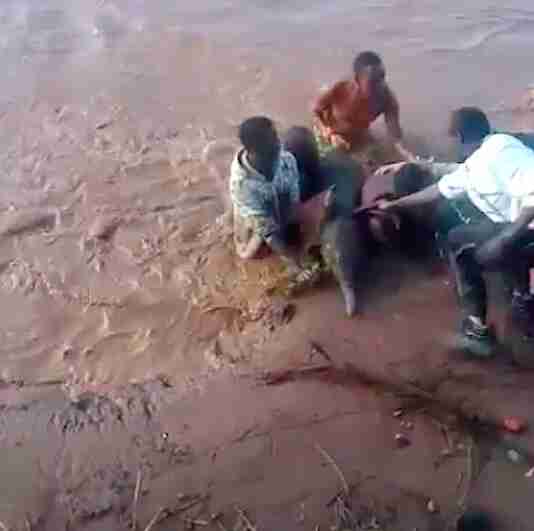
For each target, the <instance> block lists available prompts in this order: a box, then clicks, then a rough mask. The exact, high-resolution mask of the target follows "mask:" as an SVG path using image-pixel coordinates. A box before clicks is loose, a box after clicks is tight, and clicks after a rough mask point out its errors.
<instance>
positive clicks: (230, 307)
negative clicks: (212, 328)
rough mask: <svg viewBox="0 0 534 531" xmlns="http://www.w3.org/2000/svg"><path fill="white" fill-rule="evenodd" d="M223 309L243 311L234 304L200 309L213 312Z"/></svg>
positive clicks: (203, 311) (204, 311)
mask: <svg viewBox="0 0 534 531" xmlns="http://www.w3.org/2000/svg"><path fill="white" fill-rule="evenodd" d="M223 310H230V311H232V312H237V313H243V312H242V311H241V310H240V309H239V308H236V307H234V306H210V307H209V308H206V309H205V310H202V313H214V312H220V311H223Z"/></svg>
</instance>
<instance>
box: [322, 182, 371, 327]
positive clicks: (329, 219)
mask: <svg viewBox="0 0 534 531" xmlns="http://www.w3.org/2000/svg"><path fill="white" fill-rule="evenodd" d="M324 207H325V217H324V219H323V221H322V224H321V229H320V234H321V254H322V256H323V260H324V261H325V263H326V265H327V266H328V267H329V268H330V269H331V270H332V272H333V274H334V277H335V279H336V281H337V283H338V284H339V287H340V288H341V293H342V294H343V298H344V300H345V311H346V313H347V316H348V317H353V316H354V315H355V314H356V313H357V312H358V310H359V305H358V299H357V295H356V294H357V281H358V278H359V274H360V273H361V271H362V270H363V269H364V268H365V267H366V266H367V259H368V252H367V249H366V239H365V236H364V232H363V230H362V229H361V227H360V225H359V223H358V222H357V221H356V220H354V219H352V217H351V216H350V215H346V213H344V212H342V211H340V210H339V209H338V208H336V191H335V187H332V188H331V189H330V190H329V191H328V192H327V193H326V194H325V196H324Z"/></svg>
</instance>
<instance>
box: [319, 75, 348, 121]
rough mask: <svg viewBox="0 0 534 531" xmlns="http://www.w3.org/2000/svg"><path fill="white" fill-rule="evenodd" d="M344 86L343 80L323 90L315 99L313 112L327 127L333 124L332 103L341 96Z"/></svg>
mask: <svg viewBox="0 0 534 531" xmlns="http://www.w3.org/2000/svg"><path fill="white" fill-rule="evenodd" d="M342 88H343V82H342V81H340V82H338V83H336V84H335V85H334V86H332V87H330V88H329V89H327V90H326V91H325V92H323V93H322V94H321V95H320V96H319V97H318V98H317V100H316V101H315V103H314V105H313V109H312V112H313V114H314V115H315V116H316V117H317V118H318V119H319V121H320V122H321V123H322V124H323V125H324V126H326V127H330V126H331V121H332V105H333V104H334V102H335V101H336V99H337V98H338V97H339V93H340V91H341V90H342Z"/></svg>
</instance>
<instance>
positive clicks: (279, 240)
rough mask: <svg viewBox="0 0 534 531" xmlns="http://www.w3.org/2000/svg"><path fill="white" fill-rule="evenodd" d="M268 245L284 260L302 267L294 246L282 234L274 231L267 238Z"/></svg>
mask: <svg viewBox="0 0 534 531" xmlns="http://www.w3.org/2000/svg"><path fill="white" fill-rule="evenodd" d="M266 242H267V245H268V246H269V247H270V248H271V249H272V250H273V252H274V253H275V254H277V255H278V256H280V258H282V260H284V261H285V262H288V263H289V264H291V265H293V266H296V267H297V268H299V269H300V260H299V257H298V256H297V254H296V253H295V251H294V250H293V248H292V247H291V246H290V245H289V244H288V243H287V242H286V241H285V239H284V238H283V237H282V235H281V234H279V233H278V232H273V233H272V234H270V235H269V237H268V238H267V240H266Z"/></svg>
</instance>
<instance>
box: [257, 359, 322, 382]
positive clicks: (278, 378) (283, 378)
mask: <svg viewBox="0 0 534 531" xmlns="http://www.w3.org/2000/svg"><path fill="white" fill-rule="evenodd" d="M330 369H332V364H331V363H328V364H326V363H323V364H318V365H305V366H304V367H294V368H290V369H281V370H275V371H268V372H266V373H265V374H263V375H262V376H261V377H260V379H261V380H262V381H263V383H264V384H265V385H277V384H281V383H285V382H288V381H291V380H294V379H295V378H298V377H299V376H306V375H308V374H314V373H318V372H325V371H328V370H330Z"/></svg>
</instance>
